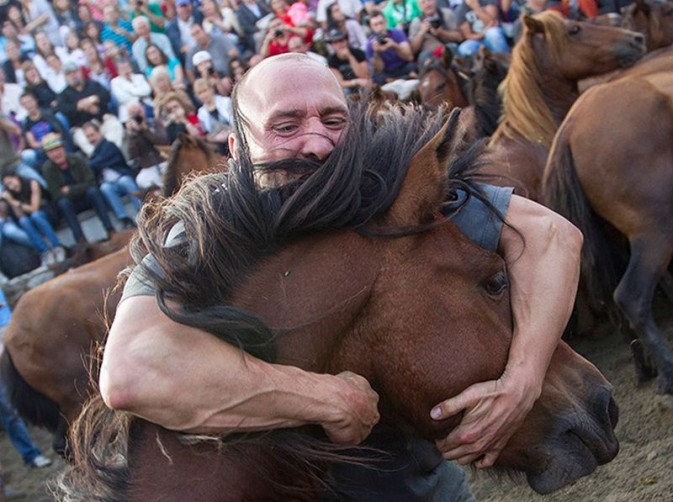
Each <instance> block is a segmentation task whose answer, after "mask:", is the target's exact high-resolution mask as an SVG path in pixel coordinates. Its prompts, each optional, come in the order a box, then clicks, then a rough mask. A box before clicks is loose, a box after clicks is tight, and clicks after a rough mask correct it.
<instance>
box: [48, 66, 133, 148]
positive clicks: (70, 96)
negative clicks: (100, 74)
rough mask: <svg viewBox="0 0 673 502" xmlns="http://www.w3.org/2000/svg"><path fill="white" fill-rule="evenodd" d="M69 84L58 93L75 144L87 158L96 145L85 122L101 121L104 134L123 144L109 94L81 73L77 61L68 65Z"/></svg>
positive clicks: (120, 128) (120, 130) (119, 125)
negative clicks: (90, 140)
mask: <svg viewBox="0 0 673 502" xmlns="http://www.w3.org/2000/svg"><path fill="white" fill-rule="evenodd" d="M65 76H66V79H67V81H68V86H67V87H66V88H65V89H64V90H63V92H62V93H61V94H59V95H58V105H59V108H60V110H61V111H62V112H63V113H64V114H65V116H66V118H67V119H68V122H69V123H70V126H71V127H72V138H73V141H74V142H75V145H77V147H78V148H79V149H80V150H82V152H84V153H85V154H86V155H87V157H89V156H91V154H92V153H93V146H92V145H91V143H89V141H88V140H87V139H86V136H85V135H84V132H83V131H82V129H81V127H82V125H83V124H84V123H85V122H90V121H92V120H97V121H98V122H99V123H101V124H102V127H101V130H102V131H103V135H104V136H105V137H106V138H107V139H109V140H110V141H112V142H113V143H114V144H115V145H117V146H118V147H121V144H122V139H123V136H124V128H123V126H122V124H121V122H119V119H118V118H117V117H116V116H115V115H113V114H111V113H110V111H109V108H108V104H109V102H110V93H109V92H108V91H107V89H105V87H103V86H102V85H100V84H99V83H98V82H94V81H91V80H88V81H87V80H84V78H83V77H82V72H81V71H80V69H79V67H77V65H76V64H74V63H67V64H66V65H65Z"/></svg>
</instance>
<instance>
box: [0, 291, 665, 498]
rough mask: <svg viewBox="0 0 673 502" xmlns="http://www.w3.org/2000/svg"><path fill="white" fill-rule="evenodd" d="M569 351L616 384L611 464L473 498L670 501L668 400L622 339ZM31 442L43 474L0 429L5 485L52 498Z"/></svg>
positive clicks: (661, 306) (476, 483)
mask: <svg viewBox="0 0 673 502" xmlns="http://www.w3.org/2000/svg"><path fill="white" fill-rule="evenodd" d="M656 310H657V319H658V320H659V322H660V325H661V326H662V328H663V329H664V331H665V332H666V334H667V336H668V339H669V341H671V342H673V309H671V307H670V305H668V304H665V303H664V302H661V303H658V304H657V309H656ZM572 345H573V346H574V347H575V349H576V350H577V351H578V352H580V353H581V354H583V355H584V356H585V357H587V358H588V359H589V360H591V361H592V362H594V364H596V365H597V366H598V367H599V368H600V369H601V371H603V373H604V374H605V375H606V376H607V378H608V379H609V380H610V381H611V382H612V383H613V385H614V386H615V398H616V400H617V403H618V404H619V407H620V419H619V424H618V426H617V436H618V437H619V440H620V443H621V450H620V453H619V455H618V456H617V458H616V459H615V460H613V461H612V462H611V463H610V464H608V465H605V466H602V467H599V468H598V469H597V470H596V472H594V473H593V474H592V475H590V476H588V477H585V478H582V479H580V480H578V481H577V482H575V483H573V484H572V485H570V486H567V487H566V488H564V489H562V490H559V491H558V492H555V493H553V494H551V495H547V496H544V497H543V496H540V495H537V494H535V493H534V492H533V491H532V490H531V489H530V488H528V486H527V485H514V484H513V482H512V481H510V480H508V479H494V478H493V477H491V476H489V475H487V474H486V473H483V472H478V473H473V474H471V476H470V479H471V486H472V490H473V491H474V493H475V496H476V497H477V500H479V501H484V502H487V501H490V502H496V501H497V502H522V501H531V502H541V501H543V500H544V501H545V502H561V501H562V502H567V501H577V502H589V501H600V502H633V501H638V502H644V501H666V500H673V397H671V396H658V395H656V394H655V382H653V381H652V382H648V383H647V384H645V385H643V386H642V387H637V386H636V384H635V378H634V371H633V365H632V363H631V356H630V353H629V350H628V347H627V345H626V343H625V341H624V338H623V336H622V335H620V334H618V333H615V334H612V335H609V336H607V337H605V338H602V339H598V340H589V339H582V340H578V341H574V342H573V343H572ZM30 432H31V434H32V436H33V438H34V440H35V441H36V443H37V444H38V445H39V446H40V447H41V448H42V450H43V452H45V453H47V454H48V455H49V456H50V457H51V458H52V459H54V460H55V462H54V464H52V465H51V466H50V467H48V468H46V469H29V468H26V467H25V466H24V465H23V464H22V462H21V458H20V457H19V455H18V454H17V453H16V451H15V450H14V448H13V447H12V446H11V444H10V443H9V441H8V439H7V436H6V434H4V432H0V463H2V465H3V466H4V469H5V473H6V475H8V478H9V484H10V485H11V486H12V487H13V488H15V489H17V490H20V491H21V492H23V493H24V494H25V498H24V500H27V501H30V502H49V501H52V500H54V499H53V497H51V496H50V495H49V493H48V491H47V481H48V480H49V479H51V478H53V477H54V476H55V475H56V474H57V473H58V472H59V471H60V470H61V469H62V468H63V466H64V464H63V461H62V460H60V459H59V458H56V456H55V455H54V454H53V453H52V452H51V449H50V443H51V438H50V437H49V435H48V434H47V433H46V432H45V431H42V430H39V429H35V428H30Z"/></svg>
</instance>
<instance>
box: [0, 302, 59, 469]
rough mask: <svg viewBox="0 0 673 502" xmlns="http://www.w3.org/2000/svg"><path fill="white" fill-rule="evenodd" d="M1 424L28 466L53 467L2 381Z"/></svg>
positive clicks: (0, 391) (0, 388)
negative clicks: (32, 437) (30, 432)
mask: <svg viewBox="0 0 673 502" xmlns="http://www.w3.org/2000/svg"><path fill="white" fill-rule="evenodd" d="M3 297H4V294H3ZM0 423H2V428H3V429H5V432H6V433H7V436H8V437H9V440H10V441H11V443H12V445H13V446H14V448H15V449H16V451H18V452H19V454H20V455H21V458H22V459H23V461H24V462H25V463H26V465H27V466H29V467H37V468H41V467H48V466H50V465H51V460H50V459H48V458H47V457H45V456H44V455H42V452H41V451H40V449H39V448H38V447H37V445H35V443H33V440H32V439H31V438H30V435H29V434H28V429H27V428H26V424H25V423H24V422H23V420H21V417H20V416H19V413H18V412H17V411H16V410H15V409H14V407H13V406H12V404H11V403H10V401H9V396H8V395H7V388H6V387H5V382H4V381H2V380H0Z"/></svg>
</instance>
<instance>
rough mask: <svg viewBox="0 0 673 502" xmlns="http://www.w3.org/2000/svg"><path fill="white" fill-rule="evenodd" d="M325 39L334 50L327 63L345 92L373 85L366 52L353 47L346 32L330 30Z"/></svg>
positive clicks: (348, 92)
mask: <svg viewBox="0 0 673 502" xmlns="http://www.w3.org/2000/svg"><path fill="white" fill-rule="evenodd" d="M325 40H326V41H327V42H328V43H329V44H330V45H331V47H332V52H333V53H332V55H331V56H330V57H328V58H327V65H328V66H329V68H330V70H332V73H334V76H335V77H336V78H337V80H338V81H339V85H340V86H341V87H342V88H343V89H344V92H346V94H350V93H352V92H354V91H357V90H359V89H361V88H368V87H371V85H372V84H373V81H372V79H371V76H370V74H369V65H368V64H367V56H366V55H365V53H364V52H362V51H361V50H360V49H356V48H355V47H352V46H351V45H350V44H349V43H348V39H347V38H346V34H345V33H342V32H340V31H339V30H337V29H333V30H330V31H329V32H328V33H327V36H326V37H325Z"/></svg>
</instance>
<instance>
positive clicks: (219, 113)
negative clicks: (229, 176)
mask: <svg viewBox="0 0 673 502" xmlns="http://www.w3.org/2000/svg"><path fill="white" fill-rule="evenodd" d="M194 94H196V97H197V98H199V100H201V103H203V105H202V106H201V107H200V108H199V109H198V111H197V117H198V119H199V123H200V124H201V126H202V127H203V130H204V131H205V132H206V139H207V140H208V141H210V142H211V143H215V144H216V145H217V151H218V152H219V153H220V154H221V155H225V156H226V155H229V133H230V132H231V131H232V127H233V124H234V116H233V112H232V110H231V98H229V97H225V96H220V95H219V94H215V90H214V88H213V87H212V86H211V85H210V83H209V82H208V81H207V80H205V79H202V78H200V79H198V80H197V81H196V82H194Z"/></svg>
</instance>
